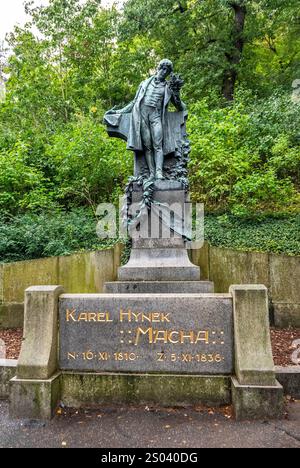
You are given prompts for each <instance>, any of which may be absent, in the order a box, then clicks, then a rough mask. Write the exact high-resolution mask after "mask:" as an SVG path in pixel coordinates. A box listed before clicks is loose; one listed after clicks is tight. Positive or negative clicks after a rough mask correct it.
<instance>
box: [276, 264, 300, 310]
mask: <svg viewBox="0 0 300 468" xmlns="http://www.w3.org/2000/svg"><path fill="white" fill-rule="evenodd" d="M299 278H300V256H299V257H288V256H285V255H270V279H271V297H272V301H273V302H274V303H284V304H300V288H299Z"/></svg>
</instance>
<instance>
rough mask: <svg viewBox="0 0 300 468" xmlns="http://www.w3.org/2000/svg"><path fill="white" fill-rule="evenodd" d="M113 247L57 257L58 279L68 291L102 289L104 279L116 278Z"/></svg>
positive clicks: (83, 291)
mask: <svg viewBox="0 0 300 468" xmlns="http://www.w3.org/2000/svg"><path fill="white" fill-rule="evenodd" d="M114 257H115V255H114V249H108V250H98V251H95V252H89V253H80V254H76V255H70V256H66V257H59V276H58V278H59V281H58V284H61V285H62V286H63V288H64V289H65V291H68V292H70V293H79V292H82V293H97V292H102V291H103V286H104V283H105V281H113V280H114V279H116V272H115V270H116V267H115V264H114V260H115V258H114Z"/></svg>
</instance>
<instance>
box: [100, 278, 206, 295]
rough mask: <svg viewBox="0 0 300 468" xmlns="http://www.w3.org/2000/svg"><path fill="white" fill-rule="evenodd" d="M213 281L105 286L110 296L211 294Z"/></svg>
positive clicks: (120, 282)
mask: <svg viewBox="0 0 300 468" xmlns="http://www.w3.org/2000/svg"><path fill="white" fill-rule="evenodd" d="M213 292H214V283H212V282H211V281H114V282H111V283H105V284H104V293H108V294H204V293H207V294H211V293H213Z"/></svg>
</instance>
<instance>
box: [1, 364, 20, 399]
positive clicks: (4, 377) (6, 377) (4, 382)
mask: <svg viewBox="0 0 300 468" xmlns="http://www.w3.org/2000/svg"><path fill="white" fill-rule="evenodd" d="M17 363H18V361H16V360H14V359H0V399H4V398H8V396H9V381H10V380H11V379H12V378H13V377H14V376H15V375H16V373H17Z"/></svg>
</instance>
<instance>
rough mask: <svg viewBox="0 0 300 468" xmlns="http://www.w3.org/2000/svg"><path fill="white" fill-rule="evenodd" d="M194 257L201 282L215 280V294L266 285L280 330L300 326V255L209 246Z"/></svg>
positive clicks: (193, 253)
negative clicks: (238, 286)
mask: <svg viewBox="0 0 300 468" xmlns="http://www.w3.org/2000/svg"><path fill="white" fill-rule="evenodd" d="M190 258H191V260H192V262H193V263H195V264H196V265H198V266H200V268H201V279H206V280H210V281H213V282H214V284H215V292H221V293H224V292H227V291H228V288H229V286H230V285H231V284H264V285H265V286H267V288H268V290H269V297H270V302H271V311H272V313H273V314H274V322H275V325H276V326H277V327H279V328H285V327H291V326H292V327H300V287H299V278H300V256H295V257H289V256H286V255H275V254H268V253H259V252H242V251H237V250H231V249H223V248H219V247H214V246H211V245H209V244H208V243H205V244H204V247H203V248H202V249H200V250H191V251H190Z"/></svg>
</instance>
